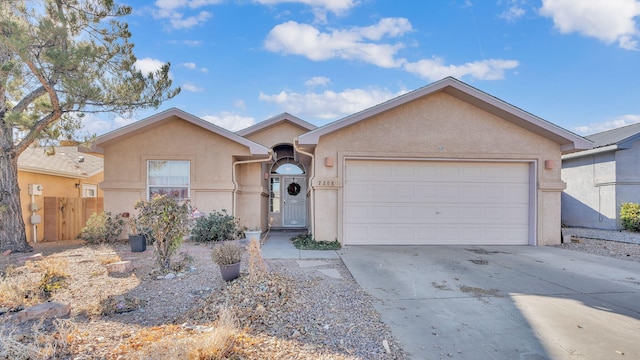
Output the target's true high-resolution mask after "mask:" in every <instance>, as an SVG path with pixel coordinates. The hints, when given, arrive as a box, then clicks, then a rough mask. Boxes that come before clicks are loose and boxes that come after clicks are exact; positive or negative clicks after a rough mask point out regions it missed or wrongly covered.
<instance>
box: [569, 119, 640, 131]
mask: <svg viewBox="0 0 640 360" xmlns="http://www.w3.org/2000/svg"><path fill="white" fill-rule="evenodd" d="M639 122H640V115H631V114H630V115H623V116H620V117H619V118H616V119H613V120H608V121H605V122H601V123H595V124H589V125H583V126H576V127H574V128H573V129H572V130H573V131H575V132H576V133H578V134H580V135H591V134H595V133H599V132H603V131H607V130H611V129H616V128H619V127H623V126H627V125H632V124H635V123H639Z"/></svg>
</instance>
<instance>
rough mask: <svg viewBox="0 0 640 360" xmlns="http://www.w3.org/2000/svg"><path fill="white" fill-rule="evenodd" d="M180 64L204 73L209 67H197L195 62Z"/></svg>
mask: <svg viewBox="0 0 640 360" xmlns="http://www.w3.org/2000/svg"><path fill="white" fill-rule="evenodd" d="M180 65H181V66H183V67H186V68H187V69H189V70H198V71H200V72H203V73H205V74H206V73H208V72H209V69H207V68H204V67H203V68H200V69H198V66H197V65H196V63H193V62H186V63H182V64H180Z"/></svg>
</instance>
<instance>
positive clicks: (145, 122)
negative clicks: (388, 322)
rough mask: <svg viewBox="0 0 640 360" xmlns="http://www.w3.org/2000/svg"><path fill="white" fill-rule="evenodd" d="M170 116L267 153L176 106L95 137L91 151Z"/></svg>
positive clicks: (258, 152)
mask: <svg viewBox="0 0 640 360" xmlns="http://www.w3.org/2000/svg"><path fill="white" fill-rule="evenodd" d="M172 116H177V117H179V118H181V119H183V120H186V121H188V122H190V123H192V124H194V125H197V126H200V127H202V128H204V129H206V130H209V131H211V132H213V133H216V134H218V135H220V136H222V137H225V138H227V139H229V140H232V141H235V142H237V143H239V144H241V145H244V146H246V147H247V148H249V152H251V154H253V155H267V156H268V154H269V149H267V148H266V147H264V146H262V145H260V144H257V143H255V142H253V141H251V140H249V139H246V138H244V137H242V136H239V135H237V134H235V133H233V132H231V131H229V130H226V129H224V128H222V127H220V126H217V125H214V124H212V123H210V122H208V121H205V120H203V119H201V118H199V117H197V116H195V115H191V114H189V113H187V112H185V111H182V110H180V109H178V108H171V109H168V110H165V111H163V112H160V113H158V114H155V115H152V116H150V117H148V118H145V119H142V120H140V121H136V122H134V123H132V124H129V125H126V126H123V127H121V128H119V129H116V130H113V131H111V132H108V133H106V134H104V135H102V136H99V137H98V138H96V140H95V141H94V142H93V143H92V144H91V151H92V152H95V153H98V154H104V148H103V144H105V143H108V142H110V141H113V140H116V139H118V138H120V137H122V136H125V135H127V134H131V133H133V132H135V131H137V130H140V129H142V128H145V127H147V126H149V125H152V124H155V123H157V122H160V121H163V120H165V119H167V118H169V117H172Z"/></svg>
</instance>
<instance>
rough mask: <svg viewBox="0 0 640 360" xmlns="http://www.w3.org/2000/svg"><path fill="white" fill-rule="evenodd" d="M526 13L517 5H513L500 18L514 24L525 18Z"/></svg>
mask: <svg viewBox="0 0 640 360" xmlns="http://www.w3.org/2000/svg"><path fill="white" fill-rule="evenodd" d="M525 13H526V11H525V10H524V9H523V8H521V7H519V6H517V5H513V6H510V7H509V8H508V9H507V10H505V11H503V12H502V14H500V17H501V18H503V19H505V20H507V21H509V22H513V21H516V20H518V19H519V18H521V17H523V16H524V14H525Z"/></svg>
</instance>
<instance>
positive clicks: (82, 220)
mask: <svg viewBox="0 0 640 360" xmlns="http://www.w3.org/2000/svg"><path fill="white" fill-rule="evenodd" d="M103 176H104V173H103V159H102V157H101V156H95V155H92V154H86V153H83V152H80V151H78V146H77V144H76V143H65V142H63V144H62V146H53V147H51V146H32V147H29V148H27V149H26V150H25V151H23V152H22V153H21V154H20V156H19V157H18V184H19V186H20V205H21V206H22V217H23V220H24V223H25V228H26V229H25V230H26V233H27V239H28V240H29V241H34V240H36V241H56V240H73V239H76V238H77V236H78V234H79V233H80V230H81V229H82V228H83V227H84V226H85V225H86V222H87V220H88V219H89V217H90V216H91V215H92V214H93V213H100V212H102V211H103V203H102V200H103V193H102V190H101V189H100V188H99V187H98V184H99V183H101V182H102V181H103Z"/></svg>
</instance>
